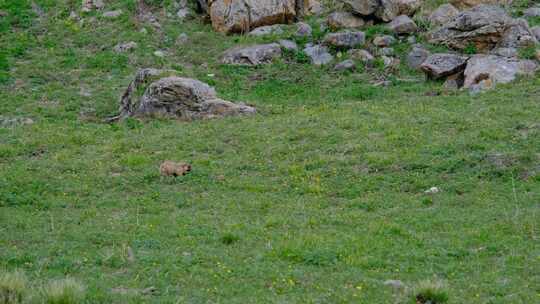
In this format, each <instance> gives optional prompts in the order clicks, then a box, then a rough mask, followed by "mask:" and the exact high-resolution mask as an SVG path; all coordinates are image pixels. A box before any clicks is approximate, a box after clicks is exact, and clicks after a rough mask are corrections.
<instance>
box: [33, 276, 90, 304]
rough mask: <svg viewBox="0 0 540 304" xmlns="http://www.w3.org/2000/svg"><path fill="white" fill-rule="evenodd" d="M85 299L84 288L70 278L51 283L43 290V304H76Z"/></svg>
mask: <svg viewBox="0 0 540 304" xmlns="http://www.w3.org/2000/svg"><path fill="white" fill-rule="evenodd" d="M84 297H85V287H84V286H83V285H82V284H81V283H79V282H78V281H76V280H75V279H72V278H67V279H63V280H57V281H52V282H51V283H49V284H48V285H47V286H46V287H45V288H44V289H43V303H45V304H77V303H81V302H82V301H83V299H84Z"/></svg>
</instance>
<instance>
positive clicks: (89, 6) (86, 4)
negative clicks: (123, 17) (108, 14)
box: [82, 0, 105, 12]
mask: <svg viewBox="0 0 540 304" xmlns="http://www.w3.org/2000/svg"><path fill="white" fill-rule="evenodd" d="M104 7H105V3H103V0H83V1H82V11H83V12H91V11H93V10H99V9H103V8H104Z"/></svg>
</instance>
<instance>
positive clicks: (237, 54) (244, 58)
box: [221, 43, 281, 65]
mask: <svg viewBox="0 0 540 304" xmlns="http://www.w3.org/2000/svg"><path fill="white" fill-rule="evenodd" d="M280 56H281V47H280V45H279V44H278V43H270V44H259V45H253V46H248V47H235V48H232V49H230V50H227V51H226V52H225V53H224V54H223V57H222V58H221V62H222V63H224V64H232V65H260V64H268V63H271V62H272V60H273V59H275V58H278V57H280Z"/></svg>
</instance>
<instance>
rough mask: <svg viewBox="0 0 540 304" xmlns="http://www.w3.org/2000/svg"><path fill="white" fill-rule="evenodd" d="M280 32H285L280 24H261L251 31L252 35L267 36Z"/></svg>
mask: <svg viewBox="0 0 540 304" xmlns="http://www.w3.org/2000/svg"><path fill="white" fill-rule="evenodd" d="M280 34H283V28H282V26H281V25H280V24H274V25H265V26H260V27H258V28H256V29H254V30H252V31H251V32H249V35H250V36H267V35H280Z"/></svg>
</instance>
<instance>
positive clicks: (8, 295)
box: [0, 271, 28, 304]
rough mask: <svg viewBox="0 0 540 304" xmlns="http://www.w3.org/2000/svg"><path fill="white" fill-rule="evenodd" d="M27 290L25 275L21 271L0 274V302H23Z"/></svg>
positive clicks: (9, 303)
mask: <svg viewBox="0 0 540 304" xmlns="http://www.w3.org/2000/svg"><path fill="white" fill-rule="evenodd" d="M27 291H28V290H27V280H26V276H25V275H24V273H22V272H21V271H15V272H7V273H2V274H0V304H17V303H23V301H24V299H25V297H26V295H27Z"/></svg>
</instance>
